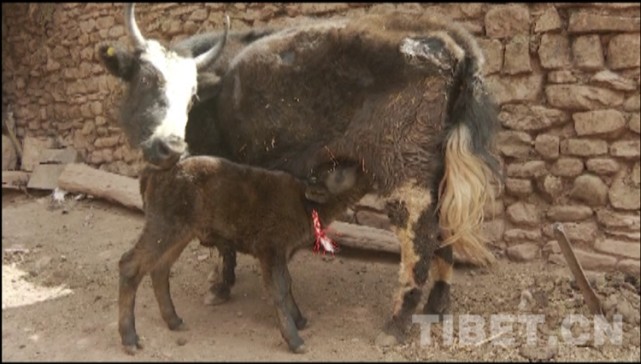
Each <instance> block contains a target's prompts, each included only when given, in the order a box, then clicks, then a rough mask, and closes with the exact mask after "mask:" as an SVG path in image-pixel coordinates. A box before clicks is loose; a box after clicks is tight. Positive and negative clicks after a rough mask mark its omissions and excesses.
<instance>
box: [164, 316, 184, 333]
mask: <svg viewBox="0 0 641 364" xmlns="http://www.w3.org/2000/svg"><path fill="white" fill-rule="evenodd" d="M167 326H168V327H169V330H171V331H187V330H189V327H188V326H187V324H186V323H185V322H184V321H183V320H182V319H181V318H180V317H177V318H176V319H175V320H172V321H170V322H168V323H167Z"/></svg>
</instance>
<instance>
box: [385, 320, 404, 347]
mask: <svg viewBox="0 0 641 364" xmlns="http://www.w3.org/2000/svg"><path fill="white" fill-rule="evenodd" d="M383 334H385V335H389V336H392V337H394V339H395V340H396V343H400V344H402V343H404V342H405V339H406V338H407V328H406V326H405V325H403V324H402V323H401V322H398V321H397V320H395V319H391V320H390V321H388V322H387V324H385V326H384V327H383ZM379 337H381V335H379ZM385 341H391V340H390V339H386V340H385Z"/></svg>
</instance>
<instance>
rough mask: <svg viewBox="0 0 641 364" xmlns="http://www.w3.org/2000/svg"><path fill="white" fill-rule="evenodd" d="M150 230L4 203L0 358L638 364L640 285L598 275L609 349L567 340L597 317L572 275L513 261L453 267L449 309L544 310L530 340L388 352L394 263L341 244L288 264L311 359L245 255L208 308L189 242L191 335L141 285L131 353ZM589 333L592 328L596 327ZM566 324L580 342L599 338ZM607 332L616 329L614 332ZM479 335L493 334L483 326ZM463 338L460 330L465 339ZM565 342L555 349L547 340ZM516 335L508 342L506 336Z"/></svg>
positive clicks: (177, 291) (48, 207) (39, 201)
mask: <svg viewBox="0 0 641 364" xmlns="http://www.w3.org/2000/svg"><path fill="white" fill-rule="evenodd" d="M142 225H143V217H142V215H141V214H139V213H137V212H134V211H131V210H127V209H124V208H121V207H118V206H114V205H110V204H108V203H105V202H102V201H97V200H93V199H82V200H78V201H76V200H74V199H73V196H68V197H67V201H66V202H65V203H64V204H63V205H55V204H54V203H52V202H51V198H50V197H49V196H48V195H45V194H39V195H36V196H31V197H28V196H25V195H23V194H22V193H19V192H11V191H9V192H8V191H3V194H2V248H3V253H2V254H3V255H2V257H3V259H2V360H3V361H5V360H6V361H17V360H20V361H24V360H29V361H34V360H36V361H42V360H46V361H67V360H71V361H105V360H109V361H112V360H113V361H131V360H139V361H161V360H162V361H167V360H181V361H195V360H198V361H220V360H232V361H241V360H249V361H275V360H310V361H321V360H322V361H325V360H328V361H336V360H347V361H355V360H365V361H391V360H393V361H398V360H402V361H404V360H408V361H416V360H420V361H429V360H466V361H467V360H517V361H528V360H529V361H547V360H551V361H565V360H595V361H611V360H625V361H637V362H638V361H639V277H638V276H637V277H634V276H627V277H626V276H624V275H622V274H607V275H604V274H592V275H591V276H590V277H591V280H592V283H593V284H594V285H595V287H596V289H597V292H598V293H599V294H600V295H601V297H603V299H604V301H603V302H604V306H605V308H606V311H607V317H606V322H607V323H608V324H612V323H613V322H615V321H614V319H613V318H612V314H613V313H620V314H621V315H622V317H623V324H622V336H621V338H620V340H619V341H616V338H615V341H616V342H615V343H614V344H612V343H609V342H608V343H607V344H605V345H596V344H595V343H594V342H591V341H588V342H587V343H586V344H583V345H571V344H569V343H567V342H566V341H564V340H563V336H562V335H561V334H562V332H563V330H565V327H564V326H563V325H562V324H561V322H562V320H563V318H564V317H566V315H568V314H582V315H586V316H585V317H586V318H587V319H588V321H589V323H590V325H591V323H592V322H593V321H592V318H591V317H590V316H589V315H587V308H586V307H585V305H584V304H583V299H582V296H581V294H580V292H579V291H578V290H577V288H576V286H575V285H574V284H573V281H572V279H571V278H570V274H569V273H568V271H567V270H566V269H565V268H564V267H560V266H555V265H550V264H549V263H544V262H535V263H528V264H515V263H511V262H508V261H506V260H500V261H499V263H498V264H497V265H496V266H495V267H493V268H491V269H472V268H469V267H458V268H457V270H456V274H455V276H454V284H453V296H452V298H453V302H452V308H453V311H454V312H455V313H458V314H479V315H482V317H484V318H488V317H489V316H488V315H489V314H491V313H506V314H519V313H521V314H526V313H529V314H543V315H544V317H545V322H544V323H542V324H540V325H538V326H537V327H538V330H537V336H538V338H539V339H538V341H537V344H536V345H533V346H528V345H526V343H525V339H526V336H525V335H524V334H523V331H524V329H525V326H524V325H522V324H519V323H515V324H514V325H513V329H514V330H513V332H512V333H511V334H504V335H502V336H499V337H497V338H496V339H495V340H494V341H488V340H485V341H481V342H479V343H477V344H474V345H470V344H465V342H464V341H462V337H463V336H462V333H461V332H460V331H459V325H458V323H459V321H460V320H459V319H461V316H456V315H455V316H454V325H453V327H454V333H455V335H454V340H453V343H452V345H445V344H444V343H443V340H442V336H441V334H440V333H441V332H442V330H443V329H444V328H445V326H441V325H436V326H434V327H433V330H432V336H431V339H432V343H431V344H430V345H421V344H420V340H419V327H418V325H413V328H412V332H411V335H410V340H408V342H407V343H405V344H400V345H393V344H390V343H389V342H386V340H384V337H382V336H379V332H380V328H381V327H382V326H383V324H384V322H385V320H386V319H387V318H388V317H389V314H390V309H391V301H390V300H391V297H392V294H393V292H394V289H395V288H396V282H397V271H398V258H397V257H396V256H390V255H385V256H383V255H380V254H373V253H367V254H366V253H363V252H355V251H353V250H352V251H349V250H347V249H344V250H343V251H342V252H341V253H339V254H338V255H337V257H335V258H331V257H322V256H315V255H313V254H312V253H311V252H310V251H303V252H300V253H299V254H297V255H296V256H295V257H294V259H293V260H292V262H291V263H290V270H291V272H292V277H293V280H294V283H293V284H294V294H295V295H296V298H297V301H298V303H299V306H300V307H301V309H302V310H303V312H304V313H305V314H306V315H307V317H308V319H309V323H310V324H309V327H308V328H307V329H306V330H305V331H303V332H302V337H303V339H305V340H306V343H307V347H308V352H307V353H306V354H303V355H294V354H290V353H289V352H288V351H287V348H286V345H285V343H284V341H283V340H282V339H281V337H280V334H279V332H278V328H277V324H276V317H275V312H274V310H273V308H272V306H271V304H270V302H269V299H267V297H266V295H265V292H264V291H263V288H262V285H261V280H260V273H259V270H258V269H257V265H256V261H255V260H254V259H253V258H251V257H249V256H245V255H240V256H239V265H238V268H237V283H236V286H235V287H234V288H233V291H232V299H231V301H230V302H228V303H226V304H223V305H220V306H214V307H211V306H204V305H203V303H202V298H203V295H204V293H205V292H206V290H207V287H208V281H207V276H208V273H209V272H210V270H211V267H212V263H213V261H214V260H213V258H212V257H211V252H210V251H209V249H207V248H204V247H201V246H200V245H199V244H197V243H196V242H193V243H192V244H191V245H189V246H188V247H187V249H186V250H185V251H184V252H183V254H182V256H181V258H180V259H179V260H178V262H177V263H176V265H175V266H174V268H173V271H172V281H171V284H172V293H173V297H174V301H175V304H176V308H177V311H178V313H179V315H181V317H182V318H183V319H184V320H185V321H186V322H187V324H188V326H189V330H187V331H182V332H172V331H169V330H168V329H167V328H166V326H165V325H164V323H163V321H162V319H161V317H160V313H159V310H158V307H157V305H156V302H155V299H154V297H153V293H152V290H151V284H150V280H149V278H145V280H144V281H143V283H142V285H141V287H140V289H139V291H138V299H137V305H136V324H137V325H136V326H137V329H138V333H139V334H140V335H141V336H142V337H143V339H144V343H145V348H144V349H143V350H142V351H140V352H139V353H138V354H137V355H136V356H135V357H131V356H128V355H126V354H125V353H124V352H123V351H122V350H121V348H120V340H119V337H118V332H117V321H116V320H117V285H118V271H117V263H118V259H119V258H120V255H121V254H122V253H123V252H124V251H125V250H126V249H128V247H130V246H131V245H132V244H133V241H134V240H135V239H136V237H137V235H138V233H139V232H140V231H141V228H142ZM590 325H588V326H589V327H591V326H590ZM589 327H588V328H587V329H585V328H584V329H581V328H580V327H578V326H577V325H575V326H574V327H572V328H571V331H572V332H573V335H574V336H573V337H579V335H580V334H581V333H584V334H587V335H588V337H590V338H591V337H592V336H591V332H592V330H590V329H589ZM612 327H613V332H615V333H616V332H617V330H616V326H612ZM484 328H485V337H486V338H489V337H490V336H492V335H491V334H492V332H491V331H490V324H489V321H488V322H487V323H486V324H485V326H484ZM459 334H461V335H459ZM551 336H552V337H556V338H558V340H557V342H558V343H557V344H556V345H554V344H553V343H552V344H549V343H550V341H549V339H548V338H549V337H551ZM509 338H513V339H514V343H513V344H503V345H501V344H499V343H498V340H502V339H509Z"/></svg>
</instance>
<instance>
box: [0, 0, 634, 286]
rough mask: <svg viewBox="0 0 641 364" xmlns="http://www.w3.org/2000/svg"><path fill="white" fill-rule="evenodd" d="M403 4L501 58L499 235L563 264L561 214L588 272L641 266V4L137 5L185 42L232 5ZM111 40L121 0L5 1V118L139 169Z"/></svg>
mask: <svg viewBox="0 0 641 364" xmlns="http://www.w3.org/2000/svg"><path fill="white" fill-rule="evenodd" d="M389 9H404V10H411V11H429V12H435V13H442V14H444V15H446V16H449V17H451V18H454V19H456V20H458V21H461V22H462V23H463V24H464V25H465V26H466V27H467V28H468V29H469V30H470V31H472V32H473V33H474V34H475V35H476V36H477V37H478V39H479V42H480V45H481V47H482V49H483V51H484V53H485V55H486V57H487V62H486V65H485V69H484V72H485V74H486V75H487V84H488V86H489V88H490V89H491V91H492V93H493V94H494V95H495V99H496V101H497V103H498V104H499V105H500V109H501V110H500V115H499V118H500V122H501V124H502V130H501V131H500V134H499V136H498V140H497V148H496V150H497V154H498V155H499V156H500V157H501V159H502V162H503V165H504V172H505V177H506V178H505V188H504V189H503V190H501V191H500V193H499V194H498V197H497V199H496V201H493V202H491V203H488V205H487V207H486V214H487V219H486V222H485V223H484V227H483V228H484V233H485V235H486V237H487V238H488V239H489V240H490V241H491V242H492V243H493V244H494V245H496V246H497V247H500V248H501V249H503V250H504V252H505V253H506V254H507V255H508V256H509V257H511V258H513V259H516V260H529V259H535V258H537V257H545V258H547V259H550V260H552V261H562V260H563V259H562V256H561V255H560V251H559V249H558V246H557V245H556V243H555V242H554V235H553V233H552V230H551V224H552V223H553V222H556V221H561V222H563V223H564V224H565V226H566V230H567V233H568V236H569V238H570V240H571V241H572V242H573V243H574V245H575V247H576V248H577V255H578V256H579V259H580V260H581V262H582V263H583V265H584V267H585V268H587V269H599V270H601V269H603V270H609V269H621V270H624V271H628V272H632V273H635V274H638V273H639V248H640V247H639V241H640V227H639V225H640V224H639V211H640V195H639V184H640V181H639V179H640V178H639V158H640V157H639V154H640V143H639V132H640V126H639V74H640V72H639V65H640V62H639V49H640V44H639V40H640V36H639V30H640V23H639V19H640V14H639V13H640V8H639V4H638V3H615V4H607V3H582V4H579V3H547V4H537V3H531V4H509V5H501V4H474V3H466V4H400V5H395V4H375V5H373V4H364V3H326V4H311V3H307V4H291V3H290V4H283V3H270V4H260V3H249V4H246V3H242V4H218V3H213V4H169V3H163V4H160V3H158V4H141V5H139V8H138V12H137V13H138V19H139V20H138V21H139V24H140V26H141V28H142V29H143V31H144V33H145V34H146V36H148V37H151V38H156V39H160V40H162V41H164V42H171V41H177V40H179V39H183V38H185V37H187V36H189V35H192V34H195V33H197V32H205V31H210V30H219V29H220V28H221V23H222V18H223V13H224V12H226V13H228V14H229V15H230V16H231V19H232V28H235V29H241V28H249V27H260V26H264V25H283V24H292V23H296V22H298V21H302V20H304V19H305V18H328V17H332V16H342V15H347V16H356V15H359V14H364V13H368V12H381V11H387V10H389ZM102 42H120V43H124V44H129V40H128V38H127V35H126V33H125V28H124V24H123V16H122V8H121V6H120V5H114V4H111V3H103V4H77V3H58V4H41V5H36V4H5V3H3V4H2V45H3V46H2V108H3V115H4V114H5V112H6V110H11V111H12V112H13V113H14V116H15V119H16V121H17V135H18V137H19V138H20V139H23V138H24V137H25V136H36V137H47V136H48V137H53V138H55V139H56V141H57V142H58V144H60V145H62V146H73V147H74V148H75V149H77V150H78V151H79V152H80V154H81V155H82V157H83V158H84V159H85V160H86V161H87V162H88V163H89V164H91V165H93V166H95V167H98V168H101V169H104V170H108V171H112V172H116V173H120V174H124V175H129V176H136V174H137V171H138V167H139V162H140V154H139V152H137V151H135V150H133V149H132V148H130V147H129V146H128V145H127V140H126V139H125V137H124V135H123V134H122V133H121V131H120V129H119V128H118V123H117V110H118V108H117V103H116V102H117V100H118V99H119V97H120V94H121V92H122V85H121V84H120V83H119V82H118V80H116V79H115V78H114V77H112V76H110V75H108V74H107V73H106V72H105V70H104V68H103V66H102V65H101V64H100V63H99V61H98V59H97V58H96V49H97V47H98V45H99V44H101V43H102ZM374 205H376V203H374ZM371 208H372V207H371V206H370V209H369V210H371ZM359 216H360V220H363V221H370V222H373V224H378V225H380V226H383V227H389V225H386V224H387V222H386V221H384V220H385V219H384V218H381V217H380V216H377V215H376V214H372V213H371V211H359V210H358V208H357V209H356V213H355V214H354V215H353V217H354V218H356V219H358V218H359Z"/></svg>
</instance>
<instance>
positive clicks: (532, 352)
mask: <svg viewBox="0 0 641 364" xmlns="http://www.w3.org/2000/svg"><path fill="white" fill-rule="evenodd" d="M558 351H559V349H558V346H557V345H556V344H554V345H548V346H547V347H545V348H541V347H537V346H527V345H526V346H521V348H520V349H519V354H521V356H523V357H524V358H527V359H528V360H529V361H533V362H536V361H549V360H551V359H552V358H554V357H555V356H556V354H557V352H558Z"/></svg>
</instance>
